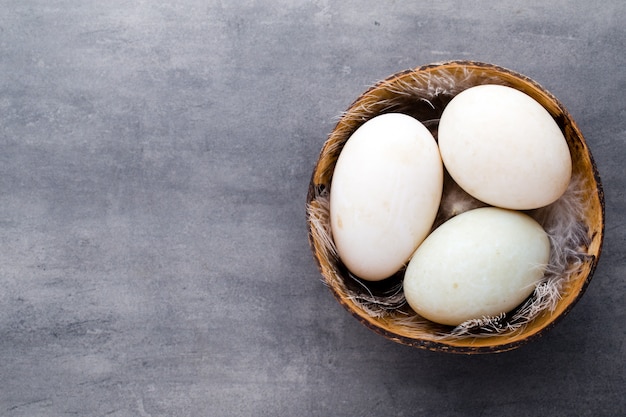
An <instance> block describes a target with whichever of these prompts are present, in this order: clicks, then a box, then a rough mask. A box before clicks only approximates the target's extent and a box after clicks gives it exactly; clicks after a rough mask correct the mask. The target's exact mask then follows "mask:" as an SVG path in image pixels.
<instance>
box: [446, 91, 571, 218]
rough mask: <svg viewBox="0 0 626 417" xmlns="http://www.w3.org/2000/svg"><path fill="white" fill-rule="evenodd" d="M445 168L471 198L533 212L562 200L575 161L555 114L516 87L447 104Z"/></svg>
mask: <svg viewBox="0 0 626 417" xmlns="http://www.w3.org/2000/svg"><path fill="white" fill-rule="evenodd" d="M438 135H439V137H438V141H439V148H440V152H441V157H442V159H443V163H444V166H445V167H446V168H447V170H448V171H449V172H450V175H451V176H452V178H454V180H455V181H456V182H457V183H458V184H459V185H460V186H461V187H462V188H463V189H464V190H465V191H467V192H468V193H469V194H471V195H472V196H474V197H476V198H477V199H479V200H481V201H484V202H485V203H488V204H490V205H493V206H498V207H503V208H509V209H517V210H527V209H534V208H538V207H543V206H546V205H548V204H550V203H552V202H554V201H556V200H557V199H558V198H559V197H560V196H561V195H562V194H563V193H564V192H565V189H566V188H567V186H568V184H569V182H570V177H571V173H572V161H571V156H570V152H569V148H568V146H567V142H566V140H565V137H564V136H563V133H562V132H561V130H560V129H559V126H558V125H557V124H556V122H555V121H554V119H553V118H552V116H551V115H550V113H548V111H547V110H546V109H545V108H544V107H543V106H541V105H540V104H539V103H538V102H537V101H535V100H534V99H533V98H531V97H530V96H528V95H526V94H524V93H522V92H521V91H518V90H515V89H513V88H510V87H505V86H500V85H481V86H476V87H472V88H469V89H467V90H465V91H463V92H461V93H460V94H458V95H457V96H456V97H454V98H453V99H452V100H451V101H450V103H449V104H448V105H447V106H446V108H445V109H444V111H443V114H442V115H441V119H440V123H439V133H438Z"/></svg>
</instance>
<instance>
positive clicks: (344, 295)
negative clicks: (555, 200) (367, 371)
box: [307, 61, 604, 354]
mask: <svg viewBox="0 0 626 417" xmlns="http://www.w3.org/2000/svg"><path fill="white" fill-rule="evenodd" d="M486 83H490V84H500V85H506V86H509V87H513V88H516V89H517V90H520V91H522V92H524V93H526V94H528V95H529V96H531V97H532V98H534V99H535V100H536V101H538V102H539V103H540V104H541V105H543V106H544V107H545V108H546V109H547V110H548V112H549V113H550V114H551V115H552V116H553V117H554V119H555V121H556V122H557V124H558V125H559V127H560V128H561V130H562V131H563V133H564V135H565V138H566V140H567V143H568V145H569V149H570V153H571V156H572V162H573V174H574V175H577V176H579V177H581V178H583V179H584V189H582V190H581V192H582V194H583V201H584V219H582V221H583V222H584V223H585V226H586V229H587V231H588V241H587V244H586V245H585V246H586V247H585V249H586V253H585V255H586V256H585V258H584V262H583V264H582V265H581V266H580V267H579V268H578V269H577V272H576V273H575V274H574V275H573V276H571V277H570V278H569V279H568V281H567V283H566V285H565V286H564V288H563V290H562V292H561V294H560V296H561V297H560V300H559V301H558V304H557V305H556V308H554V309H553V310H551V311H550V312H546V313H543V314H540V315H539V316H538V317H536V318H534V319H533V320H532V321H531V322H529V323H527V324H526V325H525V326H523V327H522V328H521V329H519V330H517V331H515V332H507V333H504V334H494V335H487V336H485V335H481V336H480V337H474V336H465V337H458V338H446V337H441V335H442V332H443V333H445V331H446V329H445V328H442V326H441V325H437V324H435V323H428V322H426V323H425V324H424V323H422V324H420V325H419V326H411V325H410V324H409V325H407V324H406V320H403V318H405V317H407V316H409V315H411V314H414V313H413V312H412V310H410V308H409V307H408V306H406V305H404V306H402V307H399V308H398V309H397V310H393V309H392V310H390V311H389V312H388V313H387V314H385V315H372V314H371V312H370V311H368V310H367V308H364V307H363V306H362V305H361V304H360V303H358V302H357V301H355V297H354V296H353V294H352V293H351V292H350V291H351V290H349V289H348V288H349V287H350V285H351V284H350V282H352V281H353V279H352V278H351V277H350V276H349V272H348V271H347V270H346V268H345V267H344V266H343V265H342V264H341V262H340V260H339V259H338V258H337V256H336V255H333V253H332V251H331V252H329V250H328V242H327V241H324V239H322V238H320V237H319V234H318V233H314V230H313V228H314V227H319V223H320V222H321V223H322V225H324V224H325V225H327V226H328V223H329V221H328V218H327V217H324V216H322V217H321V218H320V217H319V210H318V211H316V210H315V209H316V208H319V206H320V205H321V204H322V200H323V199H322V197H323V196H328V193H329V190H330V184H331V179H332V175H333V169H334V166H335V163H336V160H337V158H338V156H339V153H340V152H341V149H342V148H343V145H344V144H345V142H346V141H347V140H348V138H349V137H350V135H351V134H352V133H353V132H354V131H355V130H356V129H357V128H358V127H359V126H360V125H362V124H363V123H364V122H365V121H367V120H369V119H370V118H372V117H374V116H376V115H378V114H382V113H386V112H391V111H396V112H404V113H407V114H410V115H412V116H413V117H415V118H417V119H418V120H420V121H421V122H422V123H424V124H425V125H426V126H427V127H429V129H431V131H432V132H433V134H434V135H435V137H436V130H437V123H438V119H439V116H440V115H441V112H442V111H443V108H444V107H445V105H446V104H447V103H448V102H449V101H450V100H451V99H452V97H454V95H455V94H458V93H459V92H460V91H462V90H463V89H466V88H469V87H471V86H474V85H480V84H486ZM407 91H410V94H407ZM420 91H423V95H420V94H421V93H420ZM416 92H417V94H416ZM314 212H315V213H317V214H315V216H317V218H316V219H315V222H317V225H316V226H314V225H313V223H314V221H313V220H314V219H313V218H312V217H313V214H312V213H314ZM321 212H322V213H323V212H324V211H323V210H322V211H321ZM307 224H308V227H309V243H310V245H311V248H312V251H313V254H314V256H315V259H316V262H317V264H318V266H319V269H320V271H321V274H322V276H323V278H324V282H325V283H326V284H327V285H328V287H329V288H330V289H331V291H332V293H333V294H334V296H335V298H336V299H337V301H338V302H339V303H340V304H341V305H343V306H344V307H345V308H346V309H347V310H348V311H349V312H350V313H351V314H352V315H353V316H354V317H355V318H356V319H358V320H359V321H360V322H361V323H363V324H364V325H365V326H367V327H368V328H370V329H371V330H373V331H374V332H376V333H378V334H380V335H382V336H384V337H385V338H387V339H390V340H392V341H395V342H398V343H402V344H405V345H409V346H413V347H417V348H423V349H429V350H434V351H441V352H452V353H464V354H475V353H496V352H503V351H507V350H511V349H515V348H517V347H519V346H521V345H523V344H525V343H528V342H529V341H532V340H535V339H537V338H538V337H539V336H540V335H541V334H543V332H545V331H546V330H548V329H549V328H551V327H552V326H554V324H555V323H557V321H558V320H559V319H560V318H562V317H563V316H565V315H566V314H567V313H568V312H569V311H570V309H571V308H572V307H573V305H574V304H575V303H576V302H577V301H578V300H579V299H580V297H582V295H583V293H584V291H585V289H586V287H587V285H588V284H589V282H590V280H591V277H592V275H593V272H594V269H595V267H596V265H597V262H598V259H599V257H600V253H601V249H602V241H603V233H604V196H603V192H602V186H601V182H600V177H599V175H598V171H597V169H596V166H595V163H594V161H593V158H592V155H591V153H590V151H589V149H588V147H587V144H586V143H585V140H584V138H583V135H582V134H581V132H580V130H579V128H578V127H577V125H576V123H575V122H574V120H573V119H572V117H571V116H570V114H569V113H568V112H567V110H566V109H565V108H564V107H563V105H562V104H561V103H560V102H559V101H558V100H557V99H556V98H555V97H554V96H553V95H552V94H550V93H549V92H548V91H546V90H545V89H544V88H542V87H541V86H540V85H539V84H537V83H536V82H534V81H533V80H531V79H529V78H528V77H526V76H523V75H521V74H518V73H516V72H514V71H511V70H508V69H505V68H502V67H498V66H496V65H492V64H486V63H480V62H471V61H453V62H446V63H441V64H432V65H426V66H423V67H419V68H416V69H414V70H408V71H403V72H400V73H397V74H394V75H392V76H390V77H389V78H387V79H385V80H383V81H380V82H379V83H377V84H376V85H374V86H373V87H371V88H370V89H369V90H367V91H366V92H364V93H363V94H362V95H361V96H360V97H358V98H357V99H356V101H355V102H354V103H353V104H352V105H351V106H350V107H349V108H348V110H346V112H344V114H343V116H342V117H341V118H340V120H339V121H338V123H337V125H336V126H335V128H334V130H333V131H332V133H331V134H330V136H329V138H328V140H327V141H326V143H325V144H324V146H323V148H322V150H321V153H320V156H319V159H318V161H317V163H316V165H315V169H314V171H313V174H312V177H311V182H310V185H309V189H308V194H307ZM328 229H329V230H330V227H329V226H328ZM331 239H332V238H331ZM396 279H397V280H398V279H401V278H396ZM374 290H376V289H374ZM368 291H371V290H368Z"/></svg>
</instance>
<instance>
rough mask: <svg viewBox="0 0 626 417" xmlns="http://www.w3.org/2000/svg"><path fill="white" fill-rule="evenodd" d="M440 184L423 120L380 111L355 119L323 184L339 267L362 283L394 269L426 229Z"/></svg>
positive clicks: (437, 159) (434, 152)
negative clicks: (355, 124)
mask: <svg viewBox="0 0 626 417" xmlns="http://www.w3.org/2000/svg"><path fill="white" fill-rule="evenodd" d="M442 187H443V165H442V162H441V157H440V155H439V151H438V148H437V145H436V141H435V139H434V137H433V136H432V134H431V133H430V132H429V130H428V129H427V128H426V127H425V126H424V125H423V124H422V123H420V122H419V121H418V120H416V119H414V118H412V117H410V116H407V115H405V114H401V113H387V114H382V115H379V116H376V117H374V118H372V119H370V120H369V121H367V122H366V123H364V124H363V125H361V126H360V127H359V128H358V129H357V130H356V131H355V132H354V133H353V134H352V135H351V136H350V138H349V139H348V141H347V142H346V144H345V145H344V148H343V149H342V151H341V153H340V155H339V158H338V159H337V164H336V166H335V169H334V173H333V178H332V183H331V189H330V222H331V229H332V236H333V240H334V242H335V246H336V248H337V252H338V254H339V257H340V259H341V260H342V262H343V263H344V264H345V266H346V267H347V268H348V269H349V270H350V271H351V272H352V273H353V274H354V275H356V276H358V277H360V278H363V279H365V280H369V281H379V280H382V279H385V278H387V277H389V276H391V275H393V274H394V273H396V272H397V271H398V270H399V269H401V268H402V267H403V266H404V264H405V263H406V262H407V261H408V259H409V257H410V256H411V254H412V253H413V252H414V251H415V249H416V248H417V246H418V245H419V244H420V243H421V242H422V241H423V240H424V238H425V237H426V235H427V234H428V233H429V231H430V229H431V227H432V224H433V221H434V219H435V216H436V214H437V209H438V206H439V203H440V201H441V194H442Z"/></svg>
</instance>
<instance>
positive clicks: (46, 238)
mask: <svg viewBox="0 0 626 417" xmlns="http://www.w3.org/2000/svg"><path fill="white" fill-rule="evenodd" d="M166 3H167V2H157V1H150V0H143V1H122V0H110V1H99V2H97V1H78V0H39V1H38V0H0V384H1V385H0V415H2V416H28V417H34V416H111V417H122V416H153V417H156V416H414V415H439V416H469V415H475V416H500V415H507V416H513V415H515V416H538V415H550V416H566V415H567V416H570V415H578V416H617V415H624V414H625V413H626V398H625V396H626V388H625V385H626V376H625V375H626V366H625V358H626V346H625V341H626V333H625V330H624V329H625V328H626V327H625V324H626V323H625V321H626V316H625V307H624V293H625V290H626V283H625V279H624V277H625V275H626V268H625V265H624V259H625V255H624V246H625V245H626V222H625V221H624V214H623V213H624V211H625V210H626V196H625V193H624V187H625V185H626V182H625V181H626V180H625V177H626V163H625V161H624V156H625V149H626V99H625V92H626V75H625V70H624V68H626V54H625V50H626V33H625V32H626V30H625V26H626V3H625V2H624V1H623V0H610V1H605V2H602V3H598V2H589V1H586V0H585V1H543V0H541V1H538V0H534V1H524V2H520V1H502V2H476V1H463V2H453V1H447V0H443V1H431V2H422V1H420V2H417V1H415V2H396V1H390V2H380V1H366V2H363V1H356V0H352V1H343V2H330V1H301V2H297V1H287V0H282V1H260V0H259V1H241V2H235V1H232V2H226V1H223V2H220V1H213V0H210V1H200V0H183V1H177V2H169V3H171V4H166ZM405 3H410V4H405ZM449 59H472V60H481V61H487V62H492V63H495V64H498V65H502V66H505V67H508V68H511V69H513V70H516V71H518V72H521V73H523V74H525V75H528V76H530V77H532V78H534V79H535V80H536V81H538V82H539V83H540V84H542V85H543V86H544V87H546V88H547V89H548V90H550V91H551V92H552V93H554V94H555V95H556V96H557V97H558V98H559V99H560V100H561V101H562V102H563V103H564V104H565V106H566V107H567V108H568V109H569V111H570V112H571V113H572V115H573V116H574V118H575V119H576V121H577V122H578V124H579V126H580V127H581V130H582V131H583V133H584V134H585V136H586V139H587V141H588V143H589V146H590V148H591V150H592V152H593V154H594V157H595V159H596V162H597V165H598V168H599V170H600V174H601V176H602V180H603V183H604V188H605V192H606V214H607V227H606V235H605V245H604V252H603V256H602V258H601V260H600V264H599V266H598V269H597V271H596V274H595V277H594V279H593V281H592V283H591V285H590V286H589V288H588V290H587V293H586V294H585V296H584V297H583V299H582V300H581V301H580V302H579V303H578V304H577V305H576V307H575V308H574V309H573V310H572V312H571V313H570V314H569V315H568V316H567V317H566V318H565V319H564V320H563V321H561V322H560V323H559V325H558V326H557V327H556V328H554V329H553V330H552V331H550V332H549V333H548V334H546V335H545V336H544V337H543V338H541V339H540V340H538V341H536V342H534V343H532V344H530V345H527V346H524V347H522V348H520V349H519V350H516V351H513V352H508V353H505V354H499V355H491V356H476V357H466V356H454V355H444V354H437V353H432V352H427V351H421V350H415V349H411V348H408V347H405V346H401V345H397V344H395V343H393V342H390V341H388V340H386V339H384V338H382V337H380V336H378V335H376V334H374V333H372V332H370V331H369V330H367V329H366V328H365V327H363V326H361V325H360V324H359V323H358V322H357V321H356V320H354V319H353V318H352V317H351V316H350V315H349V314H348V313H346V312H345V311H344V310H343V309H342V308H341V307H340V306H339V305H338V304H337V303H336V302H335V300H334V299H333V297H332V295H331V293H330V292H329V291H328V289H327V288H326V287H324V285H323V284H322V282H321V276H320V274H319V272H318V271H317V269H316V266H315V263H314V261H313V257H312V254H311V252H310V250H309V247H308V243H307V238H306V224H305V215H304V203H305V196H306V189H307V185H308V181H309V176H310V173H311V172H312V169H313V165H314V162H315V160H316V158H317V155H318V152H319V150H320V148H321V146H322V144H323V142H324V140H325V139H326V136H327V134H328V133H329V132H330V130H331V129H332V127H333V125H334V123H335V121H336V118H337V116H338V115H339V114H340V112H341V111H343V110H344V109H345V108H347V106H348V105H349V104H350V103H351V102H352V100H353V99H354V98H356V96H357V95H358V94H360V93H361V92H362V91H364V90H365V89H366V88H367V87H368V86H369V85H371V84H372V83H374V82H376V81H377V80H379V79H381V78H385V77H387V76H388V75H390V74H392V73H394V72H397V71H400V70H403V69H407V68H412V67H416V66H419V65H423V64H428V63H432V62H438V61H443V60H449Z"/></svg>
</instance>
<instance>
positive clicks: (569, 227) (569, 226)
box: [307, 69, 589, 340]
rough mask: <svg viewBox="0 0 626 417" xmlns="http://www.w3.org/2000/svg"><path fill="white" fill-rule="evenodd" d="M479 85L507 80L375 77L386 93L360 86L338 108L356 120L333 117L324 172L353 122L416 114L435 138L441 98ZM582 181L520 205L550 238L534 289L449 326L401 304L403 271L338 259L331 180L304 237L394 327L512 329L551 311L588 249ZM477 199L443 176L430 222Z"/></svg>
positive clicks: (311, 209)
mask: <svg viewBox="0 0 626 417" xmlns="http://www.w3.org/2000/svg"><path fill="white" fill-rule="evenodd" d="M480 84H500V85H508V84H506V83H505V82H503V81H502V80H500V79H497V78H489V77H481V78H476V77H475V76H474V74H473V73H472V72H471V70H467V69H464V70H463V71H453V72H445V71H443V72H439V73H437V74H432V73H424V74H419V73H413V74H412V75H411V77H410V79H409V80H399V81H396V82H394V83H387V84H386V80H383V81H381V82H380V83H378V84H377V87H378V88H379V89H380V88H381V87H384V88H385V89H386V93H388V94H384V97H383V98H382V99H381V98H380V97H375V98H372V100H367V94H368V92H366V93H365V94H364V97H365V100H361V103H360V104H359V105H357V106H352V107H351V109H350V110H348V111H347V112H345V113H344V114H343V115H342V117H341V120H350V121H352V122H357V123H344V124H341V123H338V125H337V128H336V129H335V131H334V132H333V134H332V135H331V137H330V138H329V139H328V140H327V142H326V144H325V147H324V150H323V153H325V154H326V155H327V156H329V159H330V161H331V162H330V163H328V164H327V165H326V166H325V168H324V169H325V172H324V175H326V176H327V177H328V178H331V177H332V170H333V169H334V163H335V161H336V159H337V157H338V155H339V153H340V152H341V149H342V148H343V145H344V144H345V142H346V141H347V139H348V138H349V137H350V135H351V134H352V132H353V131H354V130H355V128H354V125H355V124H356V125H359V124H362V123H364V122H365V121H367V120H369V119H371V118H372V117H374V116H376V115H378V114H382V113H388V112H399V113H404V114H408V115H410V116H413V117H415V118H416V119H418V120H420V121H421V122H422V123H423V124H424V125H425V126H426V127H428V128H429V129H430V130H431V133H433V136H434V137H435V138H436V137H437V126H438V122H439V117H440V116H441V113H442V111H443V109H444V107H445V106H446V105H447V103H448V102H449V101H450V100H451V99H452V98H453V97H454V96H455V95H457V94H458V93H460V92H461V91H463V90H465V89H467V88H469V87H472V86H475V85H480ZM348 126H351V127H348ZM329 184H330V182H329ZM584 187H585V184H584V180H583V179H582V177H580V176H576V175H573V176H572V180H571V182H570V184H569V187H568V189H567V191H566V192H565V193H564V194H563V196H561V198H559V199H558V200H557V201H556V202H554V203H553V204H551V205H549V206H546V207H543V208H540V209H536V210H530V211H526V213H527V214H528V215H530V216H531V217H533V218H534V219H535V220H536V221H537V222H538V223H539V224H541V225H542V226H543V228H544V229H545V231H546V232H547V234H548V236H549V238H550V244H551V253H550V261H549V264H548V265H547V267H546V272H545V274H544V276H543V278H542V280H541V281H540V282H539V283H538V285H537V286H536V288H535V290H534V292H533V294H532V295H531V296H530V297H529V298H528V299H527V300H526V301H525V302H524V303H522V304H521V305H520V306H519V307H517V308H516V309H515V310H513V311H512V312H509V313H502V314H500V315H498V316H495V317H482V318H477V319H473V320H468V321H466V322H464V323H462V324H460V325H459V326H456V327H454V328H452V327H447V326H440V325H435V324H433V323H432V322H429V321H428V320H426V319H424V318H422V317H420V316H419V315H417V314H416V313H415V312H413V310H411V309H410V308H409V307H408V304H407V303H406V300H405V298H404V293H403V291H402V277H403V272H404V271H403V270H401V271H398V273H397V274H396V275H394V276H393V277H391V278H388V279H386V280H384V281H382V282H381V283H372V282H367V281H363V280H361V279H359V278H357V277H355V276H353V275H352V274H350V272H349V271H348V270H347V269H345V267H343V266H342V264H341V261H340V260H339V257H338V255H337V250H336V248H335V245H334V243H333V239H332V233H331V229H330V207H329V201H330V185H328V186H325V187H319V189H316V190H315V191H314V194H315V195H314V196H313V198H312V199H311V200H310V202H309V204H308V205H307V216H308V219H309V228H310V234H311V239H312V240H314V241H315V242H317V243H318V245H317V246H316V256H317V257H318V259H319V260H320V267H322V268H323V269H324V268H329V269H332V268H331V267H330V266H329V265H334V266H336V268H337V270H338V271H339V272H338V271H333V270H326V271H324V270H323V271H322V273H323V275H324V276H325V277H326V284H327V285H329V286H332V287H333V288H335V289H336V290H338V291H339V292H341V293H342V294H345V297H346V298H348V299H350V300H351V301H352V302H353V303H354V304H356V305H358V306H359V308H360V309H361V310H362V311H363V312H364V313H365V314H367V315H369V316H371V317H377V318H384V319H385V320H386V321H388V322H393V324H394V326H395V327H397V328H402V329H404V330H405V331H406V333H409V334H410V333H411V331H412V330H418V331H419V330H420V329H422V328H429V329H433V328H435V329H436V333H437V334H438V336H437V337H438V338H439V339H441V340H446V339H455V338H464V337H488V336H493V335H494V334H499V335H501V334H507V333H515V332H518V331H520V330H522V329H523V328H524V327H525V326H526V325H527V324H528V323H529V322H531V321H533V320H534V319H536V318H538V317H540V316H542V315H544V314H550V313H552V312H553V311H554V309H555V307H556V305H557V303H558V301H559V300H560V298H561V296H562V291H563V289H564V288H565V286H566V284H567V283H568V281H569V279H570V277H572V276H573V275H574V274H576V273H577V272H578V271H579V268H580V267H581V265H582V264H583V263H584V262H585V260H586V259H587V257H588V256H589V255H588V254H587V246H588V245H589V236H588V230H587V227H586V223H585V222H584V209H585V201H584V197H583V192H582V190H584ZM484 206H486V204H485V203H483V202H481V201H478V200H476V199H474V198H473V197H471V196H470V195H469V194H467V193H466V192H465V191H463V190H462V189H461V188H460V187H459V186H458V185H457V184H456V183H455V182H454V181H453V180H452V179H451V178H450V177H449V175H446V176H445V180H444V191H443V197H442V201H441V205H440V207H439V212H438V214H437V217H436V219H435V223H434V224H433V229H434V228H436V227H438V226H439V225H441V224H442V223H443V222H445V221H446V220H448V219H450V218H452V217H454V216H456V215H458V214H460V213H463V212H465V211H467V210H471V209H474V208H478V207H484Z"/></svg>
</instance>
